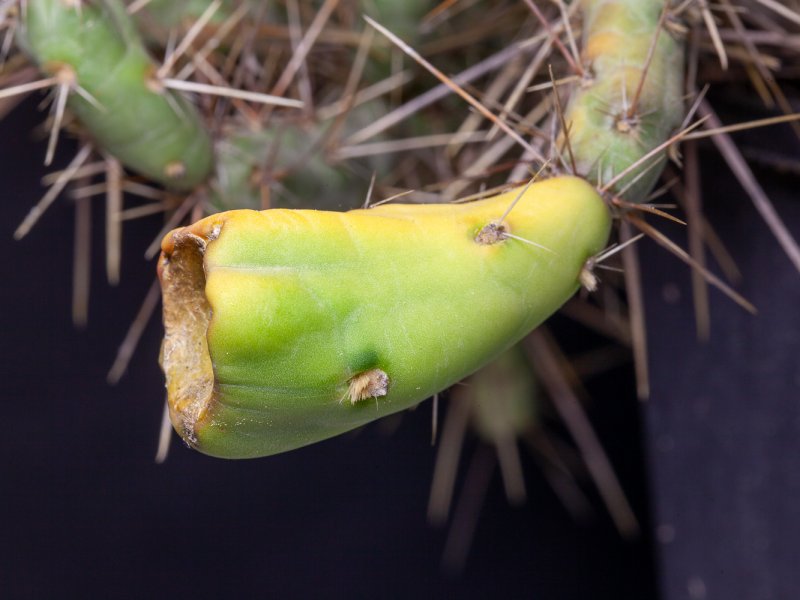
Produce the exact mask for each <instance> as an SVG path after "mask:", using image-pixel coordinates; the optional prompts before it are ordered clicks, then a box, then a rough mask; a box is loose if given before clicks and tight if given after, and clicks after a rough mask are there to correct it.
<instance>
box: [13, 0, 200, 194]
mask: <svg viewBox="0 0 800 600" xmlns="http://www.w3.org/2000/svg"><path fill="white" fill-rule="evenodd" d="M95 4H97V5H100V6H95V5H94V4H88V3H85V2H84V3H83V4H82V6H81V7H80V10H78V8H76V7H75V6H74V3H68V2H64V0H34V1H31V2H29V3H28V6H27V12H26V19H25V21H24V27H23V32H22V38H23V39H22V45H23V46H24V47H25V49H26V50H27V51H28V53H29V54H30V55H31V56H32V57H33V59H34V60H35V61H36V62H37V63H38V64H39V66H40V68H41V69H42V71H44V72H45V73H49V74H51V75H56V76H58V75H61V76H62V77H63V76H65V75H67V76H71V75H72V74H74V77H75V84H76V85H79V86H80V87H82V88H83V89H84V90H86V91H87V92H88V93H89V94H90V95H91V96H92V97H93V98H95V99H96V100H97V101H98V102H99V104H100V105H101V106H102V109H100V108H98V107H96V106H93V105H92V104H91V103H90V102H88V101H87V100H85V99H84V98H82V97H81V96H80V95H78V94H77V93H71V94H70V97H69V102H68V106H69V108H70V109H71V110H72V111H73V112H74V113H75V114H76V115H77V117H78V118H79V120H80V122H81V123H82V124H83V126H84V127H85V128H86V129H87V130H88V132H89V133H90V135H91V136H92V138H93V139H94V140H95V142H96V143H97V145H98V146H99V148H100V149H101V150H103V151H105V152H108V153H110V154H112V155H113V156H115V157H116V158H117V159H119V160H120V161H121V162H122V163H123V164H124V165H125V166H126V167H129V168H131V169H132V170H133V171H136V172H138V173H140V174H142V175H145V176H147V177H149V178H151V179H153V180H155V181H158V182H160V183H162V184H163V185H165V186H167V187H169V188H171V189H174V190H190V189H192V188H194V187H195V186H197V185H198V184H200V183H202V182H203V181H205V179H206V178H207V177H208V175H209V174H210V172H211V169H212V164H213V151H212V144H211V139H210V137H209V135H208V134H207V133H206V130H205V127H204V125H203V123H202V121H201V119H200V117H199V115H198V113H197V111H196V110H195V108H194V107H193V106H192V105H191V104H190V103H189V102H187V101H186V100H185V99H184V98H183V97H182V96H181V95H179V94H176V93H174V92H172V91H170V90H163V89H159V87H158V85H157V82H155V81H154V79H153V77H154V74H155V72H156V66H155V64H154V63H153V62H152V60H151V59H150V57H149V56H148V54H147V52H146V50H145V49H144V47H143V46H142V44H141V41H140V39H139V37H138V34H137V32H136V30H135V28H134V25H133V23H132V22H131V21H130V19H129V18H128V15H127V14H126V12H125V7H124V6H123V5H122V4H121V3H120V2H119V1H118V0H102V1H101V2H98V3H95Z"/></svg>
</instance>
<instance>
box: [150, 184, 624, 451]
mask: <svg viewBox="0 0 800 600" xmlns="http://www.w3.org/2000/svg"><path fill="white" fill-rule="evenodd" d="M518 194H519V191H518V190H514V191H512V192H508V193H506V194H502V195H500V196H496V197H493V198H489V199H486V200H482V201H478V202H474V203H470V204H462V205H401V204H398V205H392V204H387V205H383V206H380V207H375V208H372V209H368V210H355V211H351V212H348V213H335V212H326V211H309V210H303V211H292V210H282V209H274V210H269V211H263V212H255V211H245V210H240V211H231V212H228V213H222V214H219V215H214V216H211V217H208V218H206V219H204V220H202V221H200V222H198V223H196V224H195V225H192V226H190V227H186V228H181V229H178V230H175V231H174V232H172V233H170V234H168V235H167V237H166V238H165V239H164V242H163V245H162V249H163V253H162V258H161V261H160V264H159V275H160V278H161V284H162V289H163V292H164V321H165V327H166V336H165V340H164V344H163V347H162V366H163V368H164V371H165V373H166V376H167V389H168V397H169V403H170V409H171V416H172V421H173V424H174V425H175V428H176V430H177V431H178V432H179V433H180V434H181V435H182V437H183V438H184V439H185V440H186V441H187V442H188V443H189V444H190V445H191V446H193V447H195V448H197V449H198V450H200V451H201V452H204V453H207V454H210V455H214V456H219V457H226V458H250V457H257V456H266V455H270V454H275V453H278V452H283V451H286V450H291V449H293V448H298V447H300V446H304V445H306V444H310V443H313V442H316V441H319V440H322V439H325V438H329V437H331V436H334V435H337V434H340V433H342V432H345V431H348V430H350V429H353V428H355V427H358V426H360V425H363V424H365V423H367V422H369V421H372V420H374V419H377V418H379V417H383V416H385V415H387V414H391V413H394V412H397V411H400V410H403V409H406V408H408V407H410V406H413V405H415V404H417V403H418V402H420V401H422V400H424V399H425V398H427V397H429V396H431V395H432V394H433V393H435V392H438V391H440V390H442V389H444V388H446V387H448V386H450V385H452V384H453V383H455V382H456V381H458V380H460V379H461V378H463V377H464V376H466V375H468V374H469V373H472V372H474V371H476V370H477V369H479V368H480V367H481V366H483V365H484V364H486V363H487V362H489V361H491V360H492V359H493V358H495V357H496V356H497V355H499V354H500V353H501V352H503V351H504V350H505V349H507V348H508V347H510V346H511V345H512V344H513V343H515V342H517V341H518V340H520V339H521V338H522V337H523V336H524V335H526V334H527V333H528V332H529V331H530V330H531V329H533V328H534V327H536V326H537V325H538V324H539V323H541V322H542V321H543V320H544V319H545V318H546V317H547V316H549V315H550V314H551V313H552V312H554V311H555V310H557V309H558V308H559V307H560V306H561V304H563V302H565V301H566V300H567V299H568V298H569V297H570V296H571V295H572V294H573V293H574V292H575V290H576V289H577V288H578V285H579V284H578V278H579V274H580V272H581V270H582V269H583V267H584V264H585V262H586V260H587V258H588V257H590V256H591V255H593V254H594V253H596V252H598V251H599V250H600V249H601V248H602V247H603V245H604V244H605V242H606V239H607V237H608V233H609V227H610V216H609V213H608V210H607V208H606V206H605V204H604V203H603V201H602V200H601V199H600V197H599V196H598V195H597V192H596V191H595V190H594V188H593V187H592V186H591V185H589V184H588V183H586V182H585V181H583V180H581V179H577V178H572V177H561V178H556V179H551V180H547V181H543V182H540V183H536V184H534V185H532V186H531V187H530V188H529V189H528V190H527V192H526V193H525V194H524V196H523V197H522V199H521V200H520V201H519V203H518V204H517V205H516V206H515V208H514V209H513V210H512V211H511V213H510V214H509V215H508V216H507V217H506V219H505V221H504V222H503V226H504V227H506V228H507V230H506V232H507V233H509V234H512V235H516V236H520V237H522V238H525V239H528V240H532V241H534V242H536V243H537V244H541V245H542V246H545V247H546V248H548V249H549V250H550V251H548V250H543V249H541V248H537V247H535V246H531V245H529V244H527V243H524V242H521V241H520V240H517V239H513V238H504V239H495V240H491V235H489V236H488V238H489V239H487V238H480V241H479V240H478V239H476V236H477V235H478V234H479V233H480V232H481V231H489V233H490V234H491V231H492V230H491V228H489V229H488V230H484V229H483V228H484V227H486V226H487V225H489V224H491V223H493V222H496V221H497V219H499V218H500V216H501V215H502V214H503V212H504V211H505V209H506V208H507V207H508V206H509V205H510V204H511V202H512V200H513V199H514V198H515V197H516V196H517V195H518ZM482 242H483V243H482ZM489 242H493V243H489ZM382 378H385V379H382ZM354 390H355V391H354ZM383 394H385V395H383Z"/></svg>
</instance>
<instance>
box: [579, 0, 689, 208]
mask: <svg viewBox="0 0 800 600" xmlns="http://www.w3.org/2000/svg"><path fill="white" fill-rule="evenodd" d="M582 8H583V19H584V28H583V31H584V36H583V37H584V40H583V55H582V59H583V62H584V64H585V65H587V66H588V68H589V75H590V79H588V80H586V81H584V82H583V83H582V84H581V86H580V87H579V88H578V89H576V90H575V92H574V94H573V95H572V98H571V100H570V103H569V105H568V106H567V110H566V114H565V118H566V121H567V123H568V126H569V127H570V130H569V137H570V145H571V147H572V152H573V153H574V156H575V162H576V164H577V171H578V173H579V174H581V175H583V176H585V177H588V178H589V179H590V180H591V181H594V182H595V183H600V184H602V183H605V182H608V181H610V180H611V179H612V178H613V177H614V176H615V175H616V174H617V173H620V172H621V171H623V170H624V169H626V168H627V167H628V166H629V165H631V164H633V163H634V162H636V161H637V160H638V159H639V158H641V157H642V156H644V155H645V154H647V153H648V152H649V151H650V150H652V149H653V148H655V147H656V146H658V145H659V144H661V143H663V142H664V141H665V140H666V139H667V138H668V137H669V136H670V134H671V133H672V132H673V131H674V130H675V128H676V127H678V126H679V125H680V122H681V119H682V117H683V114H684V107H683V100H682V89H683V79H682V78H683V43H682V42H681V41H680V40H678V39H676V38H675V37H673V34H672V33H671V32H670V31H669V30H667V29H664V30H663V31H661V32H660V34H659V36H658V43H657V45H656V49H655V52H654V54H653V59H652V61H651V63H650V67H649V69H648V72H647V77H646V79H645V81H644V86H643V88H642V92H641V95H640V97H639V102H638V104H637V110H636V114H635V115H633V118H632V119H626V118H625V117H626V112H627V108H628V107H630V105H631V103H632V101H633V98H634V96H635V94H636V89H637V87H638V86H639V81H640V80H641V78H642V73H643V70H644V67H645V64H646V62H647V55H648V51H649V49H650V46H651V44H652V41H653V39H654V36H655V33H656V31H657V29H658V26H659V18H660V16H661V12H662V11H663V9H664V0H583V6H582ZM564 153H565V155H566V149H565V150H564ZM664 162H665V159H664V158H663V155H662V159H661V163H662V166H663V163H664ZM648 166H649V164H645V165H643V167H642V169H644V168H646V167H648ZM642 169H637V170H635V171H633V172H632V173H631V174H630V175H628V176H627V177H624V178H623V179H622V180H621V181H620V182H619V183H618V184H617V185H616V186H615V189H617V190H619V189H622V188H623V187H625V186H626V184H628V183H629V182H631V181H632V180H633V179H634V178H635V177H637V175H638V174H639V173H640V172H641V170H642ZM660 173H661V168H660V167H658V168H653V169H651V170H650V171H649V172H648V173H647V174H646V175H644V176H642V177H641V178H640V179H639V180H637V182H636V183H635V184H633V185H632V186H631V187H630V189H629V190H628V191H627V192H626V194H625V197H626V199H628V200H629V201H631V202H641V201H643V199H644V197H645V196H646V195H647V194H648V193H649V191H650V190H651V189H652V187H653V185H654V184H655V182H656V180H657V179H658V176H659V175H660ZM598 175H599V176H598Z"/></svg>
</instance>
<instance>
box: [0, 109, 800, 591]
mask: <svg viewBox="0 0 800 600" xmlns="http://www.w3.org/2000/svg"><path fill="white" fill-rule="evenodd" d="M33 108H34V107H33V105H32V104H30V103H29V104H27V105H26V106H25V107H23V108H21V109H17V110H16V111H15V112H14V113H12V115H11V117H10V118H9V119H7V120H6V121H4V122H3V123H2V124H1V127H2V128H1V129H0V135H3V139H4V140H5V143H4V144H2V145H1V146H0V169H2V171H1V173H2V175H0V176H1V177H2V182H3V184H4V186H3V192H2V198H3V202H4V206H5V212H4V213H3V214H4V217H5V218H4V220H3V223H4V224H3V225H2V226H0V249H1V251H2V254H1V255H0V256H2V260H0V270H1V271H0V275H1V276H2V282H3V285H2V313H1V314H2V317H1V318H2V324H0V331H2V344H0V352H2V362H0V364H2V372H1V373H0V375H2V382H3V389H4V393H3V394H2V396H0V407H1V410H2V412H1V413H0V414H2V417H3V420H2V424H3V428H2V436H0V456H2V458H0V486H2V490H3V491H2V494H0V589H2V590H3V594H2V595H5V594H8V597H12V598H18V597H22V598H25V597H32V598H51V597H93V596H102V597H142V596H144V595H145V594H149V595H155V596H157V597H167V596H172V597H198V598H200V597H231V596H246V597H249V596H260V597H266V596H269V597H301V596H302V597H308V596H313V597H458V598H483V597H487V596H490V595H491V596H497V597H509V598H522V597H531V598H543V599H560V598H564V599H567V598H570V599H571V598H589V599H603V598H615V599H620V600H623V599H627V598H631V599H633V598H655V597H659V596H658V595H657V593H656V589H657V586H660V587H661V589H663V590H664V593H663V594H662V595H661V596H660V597H663V598H664V599H665V600H673V599H678V598H692V599H702V598H720V599H725V600H727V599H729V598H734V597H735V598H743V599H747V600H749V599H751V598H752V599H754V600H755V599H762V598H763V599H769V598H790V597H797V595H798V593H799V592H800V579H798V578H799V577H800V576H798V574H797V572H796V569H795V567H794V563H795V562H796V558H797V556H798V552H797V542H796V540H797V539H800V526H799V525H798V523H800V519H799V518H798V510H800V509H798V506H800V502H798V500H797V499H798V498H800V493H799V492H800V475H798V472H799V471H798V469H797V467H796V465H797V463H798V458H800V442H798V439H800V435H798V434H800V403H799V402H798V400H800V397H799V395H798V393H797V392H798V388H799V387H800V362H798V361H800V358H798V357H800V334H798V331H800V327H799V326H800V315H798V310H799V309H798V307H799V306H800V283H798V282H800V279H798V276H797V273H796V272H795V271H794V269H793V267H792V266H791V265H790V264H789V262H788V260H786V259H785V257H783V255H782V254H781V251H780V249H779V248H778V247H777V245H776V244H775V243H774V241H773V240H772V239H771V238H770V236H769V234H768V232H767V231H766V229H765V227H764V226H763V225H762V224H761V222H760V220H759V219H758V217H757V215H756V214H755V212H754V211H753V210H752V208H751V207H750V205H749V203H748V200H747V199H746V198H743V197H742V195H741V192H739V190H738V188H737V186H736V184H735V182H732V181H731V176H730V175H729V173H728V172H727V170H726V167H725V166H724V165H723V164H722V163H720V162H719V161H717V160H715V159H713V158H711V159H710V162H709V163H707V164H708V165H709V166H708V167H707V169H706V170H705V171H704V172H706V173H708V176H706V177H705V185H706V186H707V192H708V196H707V202H708V203H709V206H710V212H711V213H712V218H713V220H714V222H715V223H717V224H718V226H719V228H720V231H721V233H722V234H723V237H724V238H725V239H726V241H727V242H728V243H729V244H730V245H731V247H732V250H733V253H734V255H735V256H736V258H737V260H739V264H740V267H741V268H742V270H743V271H744V275H745V284H744V286H743V288H742V291H743V292H744V293H745V295H746V296H747V297H748V298H749V299H750V300H752V301H754V302H755V304H757V306H758V307H759V309H760V311H761V313H760V316H759V317H757V318H753V317H750V316H748V315H747V314H745V313H744V312H743V311H741V310H740V309H739V308H738V307H736V306H734V305H733V304H732V303H730V302H729V301H727V300H726V299H724V298H722V297H721V295H719V294H717V293H714V292H712V315H713V321H712V341H711V343H710V344H708V345H705V346H699V345H697V343H696V342H695V340H694V324H693V318H692V309H691V296H690V291H689V288H688V271H687V269H686V268H685V267H684V266H683V265H682V264H680V263H678V262H677V260H675V259H674V258H672V257H670V256H669V255H667V254H666V253H665V252H664V251H662V250H660V249H658V248H656V247H654V245H652V244H650V243H645V244H643V245H642V247H643V250H642V251H643V264H644V271H645V282H646V288H647V301H648V317H649V323H650V342H651V362H652V365H653V399H652V400H651V402H650V403H649V404H648V405H647V406H646V407H645V408H644V411H643V415H644V419H645V421H646V431H645V432H644V433H642V432H641V431H640V428H639V410H640V408H639V406H638V403H637V402H636V400H635V399H634V398H633V388H632V384H631V380H632V373H631V371H630V369H629V368H627V367H626V368H620V369H617V370H615V371H612V372H609V373H608V374H606V375H605V376H603V377H600V378H596V379H595V380H593V381H592V382H590V384H591V386H590V388H591V389H590V391H591V392H592V395H593V397H594V399H595V401H594V403H593V405H592V407H591V416H592V419H593V422H594V424H595V426H596V427H597V429H598V432H599V435H600V437H601V440H602V442H603V444H604V446H605V447H606V449H607V451H608V452H609V454H610V455H611V459H612V462H613V463H614V466H615V468H616V469H617V471H618V473H619V474H620V476H621V478H622V480H623V486H624V487H625V490H626V492H627V493H628V494H629V496H630V498H631V500H632V502H633V504H634V509H635V511H636V513H637V516H638V517H639V518H640V520H641V521H642V524H643V526H644V528H645V535H644V536H643V538H642V539H640V540H638V541H636V542H626V541H623V540H621V539H620V537H619V535H618V534H617V533H616V531H615V530H614V528H613V525H612V524H611V522H610V519H609V518H608V516H607V514H606V513H605V511H604V509H603V508H602V504H601V503H600V501H599V499H598V498H597V497H596V495H594V494H592V493H591V491H590V492H589V493H590V500H591V502H592V504H593V506H594V508H595V513H596V514H595V516H594V518H593V519H591V520H589V521H587V522H582V523H577V524H576V523H575V522H573V520H572V519H571V518H570V516H569V515H568V514H567V512H566V510H565V509H564V508H563V507H562V506H561V504H560V502H559V500H558V499H557V498H556V496H555V495H554V494H553V492H552V491H551V490H550V488H549V487H548V486H547V483H546V482H545V480H544V478H543V476H542V475H541V473H540V471H539V470H538V468H537V466H536V464H535V463H534V461H533V460H531V459H530V457H529V455H527V454H526V453H525V452H523V456H524V460H525V476H526V483H527V487H528V495H529V499H528V503H527V504H526V505H525V506H524V507H522V508H511V507H509V506H508V504H507V502H506V501H505V498H504V496H503V492H502V486H501V485H500V481H499V479H498V477H497V476H495V478H494V479H493V481H492V483H491V487H490V490H489V493H488V496H487V499H486V502H485V505H484V506H483V509H482V512H481V516H480V520H479V523H478V528H477V531H476V535H475V539H474V542H473V546H472V550H471V552H470V554H469V558H468V560H467V562H466V566H465V569H464V571H463V572H462V573H461V574H459V575H448V574H446V573H444V572H443V571H442V568H441V566H440V563H441V557H442V550H443V546H444V541H445V537H446V531H445V530H442V529H434V528H431V527H430V526H429V525H428V524H427V523H426V519H425V510H426V504H427V497H428V488H429V485H430V479H431V475H432V471H433V461H434V456H435V449H433V448H431V446H430V444H429V437H430V409H429V405H428V404H425V405H423V407H422V408H421V409H419V410H417V411H414V412H411V413H407V414H406V415H404V417H403V420H402V423H401V424H400V426H399V427H398V428H397V429H396V430H395V431H394V432H393V433H392V434H391V435H389V434H387V433H386V430H387V429H388V427H386V426H381V425H373V426H370V427H368V428H366V429H364V430H362V431H360V432H357V433H356V434H351V435H346V436H343V437H340V438H338V439H334V440H331V441H328V442H324V443H321V444H317V445H314V446H311V447H308V448H305V449H301V450H298V451H295V452H291V453H288V454H284V455H280V456H276V457H272V458H267V459H260V460H253V461H239V462H229V461H221V460H217V459H211V458H208V457H205V456H202V455H200V454H198V453H195V452H192V451H189V450H187V449H185V448H183V447H182V446H181V445H180V444H179V443H177V442H173V445H172V452H171V455H170V457H169V459H168V461H167V463H166V464H164V465H156V464H154V462H153V454H154V451H155V446H156V439H157V433H158V427H159V423H160V418H161V409H162V401H163V382H162V378H161V373H160V371H159V369H158V365H157V362H156V357H157V352H158V345H159V341H160V340H159V337H160V326H159V324H158V323H157V322H154V323H152V324H151V326H150V327H149V328H148V330H147V332H146V334H145V335H144V337H143V339H142V342H141V346H140V348H139V350H138V351H137V353H136V355H135V356H134V359H133V361H132V363H131V365H130V369H129V371H128V374H127V375H126V376H125V378H123V380H122V381H121V382H120V384H119V385H118V386H116V387H110V386H108V385H107V384H106V382H105V375H106V372H107V370H108V368H109V367H110V365H111V363H112V361H113V358H114V354H115V352H116V348H117V345H118V344H119V342H120V341H121V340H122V338H123V336H124V334H125V331H126V329H127V327H128V325H129V323H130V320H131V319H132V318H133V316H134V314H135V313H136V311H137V309H138V307H139V304H140V303H141V301H142V299H143V297H144V294H145V293H146V290H147V288H148V287H149V285H150V283H151V282H152V280H153V277H154V265H153V263H148V262H146V261H144V260H143V259H142V254H143V252H144V249H145V248H146V246H147V245H148V244H149V243H150V241H151V239H152V237H153V236H154V235H155V232H156V231H157V229H158V228H159V220H158V219H157V218H153V219H149V220H147V219H146V220H142V221H136V222H133V223H130V224H128V225H126V227H125V234H124V235H125V243H124V248H125V254H126V255H125V257H124V260H123V283H122V285H121V286H119V287H118V288H110V287H108V286H107V285H105V283H104V282H103V258H102V252H103V248H102V244H103V231H102V225H103V212H102V211H103V207H102V204H103V201H102V200H101V199H98V200H97V202H96V205H95V207H94V209H93V217H94V226H93V227H94V232H95V234H96V235H95V236H94V248H93V254H94V262H93V289H92V303H91V311H90V322H89V326H88V328H87V329H86V330H85V331H76V330H74V329H73V328H72V326H71V324H70V297H71V289H70V288H71V268H72V238H73V224H72V218H73V212H72V207H71V205H70V202H69V201H68V200H66V199H60V200H59V201H57V203H56V204H55V205H54V207H53V208H52V209H51V210H50V212H48V213H47V214H46V215H45V217H44V218H43V219H42V221H41V222H40V223H39V224H38V225H37V227H36V228H35V229H34V231H33V232H32V233H31V234H30V235H29V236H28V237H27V238H26V239H25V240H23V241H21V242H14V241H13V240H12V239H11V235H12V232H13V230H14V229H15V228H16V226H17V224H18V223H19V222H20V221H21V220H22V218H23V217H24V215H25V214H26V212H27V210H28V208H29V206H30V205H31V204H32V203H33V202H35V201H36V200H37V199H38V198H39V196H40V195H41V193H42V188H41V187H40V186H39V183H38V178H39V177H40V176H41V174H42V173H43V172H44V170H43V168H42V166H41V162H42V157H43V156H44V145H43V144H42V143H38V142H37V143H31V142H30V131H31V129H32V128H33V127H34V126H35V125H36V124H37V123H38V122H40V120H41V116H40V115H39V114H38V113H36V112H35V111H34V110H33ZM61 148H62V152H61V154H60V157H59V159H58V161H60V164H61V165H63V164H65V163H66V162H67V161H68V160H69V159H70V157H71V155H72V153H73V152H74V150H75V148H74V145H72V144H70V143H69V142H68V141H64V140H62V146H61ZM711 155H712V153H711V152H706V151H704V152H703V156H704V158H705V159H708V158H709V157H710V156H711ZM760 175H763V177H762V179H765V178H767V177H770V176H772V174H771V173H769V172H768V171H764V172H761V173H760ZM772 179H773V184H772V185H771V187H770V189H768V192H770V193H771V195H772V196H773V198H774V199H776V201H777V204H778V208H779V210H780V212H781V213H782V214H783V216H784V217H785V218H787V220H788V221H789V222H790V223H791V225H790V226H791V227H793V230H794V231H795V233H797V232H798V231H800V203H799V202H798V201H797V199H796V198H795V197H794V194H793V193H791V192H790V190H791V187H792V185H793V180H792V179H791V178H787V177H782V176H777V177H775V176H772ZM670 233H671V234H672V235H675V236H676V237H678V238H679V239H680V235H681V233H680V232H679V231H677V230H675V231H670ZM676 290H677V292H678V293H677V295H676V294H675V291H676ZM665 291H666V293H665ZM555 326H556V329H557V332H558V333H559V334H560V335H561V336H562V337H563V336H570V335H580V332H579V331H578V330H575V328H574V327H571V326H570V324H569V323H568V322H566V321H565V320H564V319H559V320H556V323H555ZM640 436H641V437H643V439H644V447H645V448H646V451H643V449H642V444H641V443H640ZM475 446H476V441H475V440H471V441H470V443H469V447H468V449H467V451H466V452H465V454H466V455H467V456H469V455H470V454H471V452H472V450H473V449H474V448H475ZM645 456H648V457H649V458H647V459H645ZM645 460H647V461H648V462H649V469H648V471H647V474H645V470H644V467H643V464H644V461H645ZM462 462H463V461H462ZM462 476H463V473H462ZM462 479H463V477H462ZM460 484H461V480H460V481H459V486H460ZM648 486H651V490H652V491H651V492H650V496H651V499H652V501H653V502H652V506H653V509H652V511H653V515H654V516H653V517H652V518H651V517H650V512H651V509H650V508H649V506H650V504H649V502H648V498H647V492H646V490H647V487H648ZM587 489H590V488H587ZM651 531H657V532H658V536H651V534H650V532H651ZM651 537H658V538H659V540H660V541H659V542H657V543H651ZM654 565H658V576H656V574H655V572H656V568H655V566H654Z"/></svg>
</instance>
